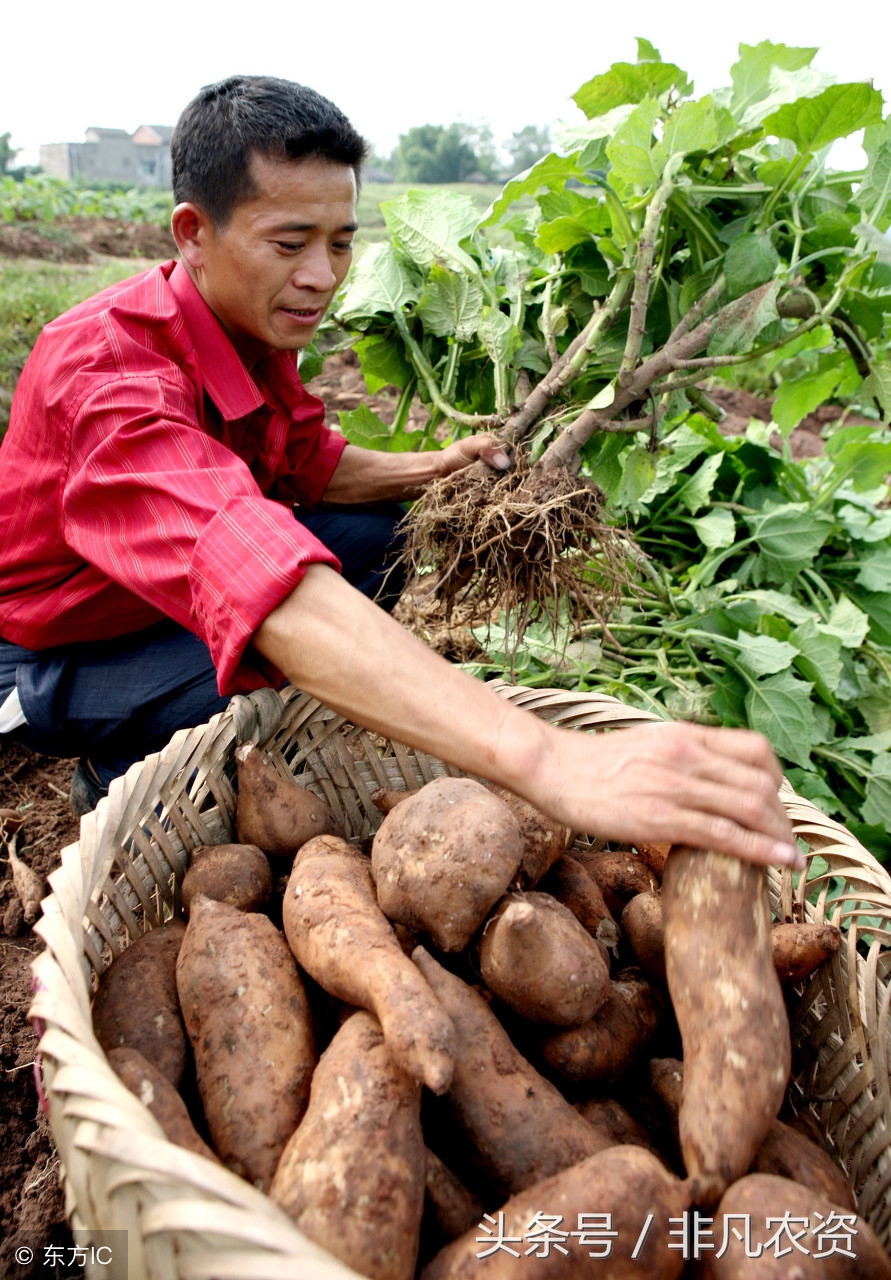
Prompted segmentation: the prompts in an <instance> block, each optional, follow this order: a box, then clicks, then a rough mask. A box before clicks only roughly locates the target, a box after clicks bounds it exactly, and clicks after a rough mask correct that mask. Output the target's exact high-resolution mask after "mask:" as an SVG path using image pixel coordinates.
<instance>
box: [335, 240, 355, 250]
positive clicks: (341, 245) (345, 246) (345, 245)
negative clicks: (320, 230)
mask: <svg viewBox="0 0 891 1280" xmlns="http://www.w3.org/2000/svg"><path fill="white" fill-rule="evenodd" d="M334 248H335V249H337V250H338V252H339V253H350V252H351V251H352V248H353V242H352V240H341V241H335V243H334Z"/></svg>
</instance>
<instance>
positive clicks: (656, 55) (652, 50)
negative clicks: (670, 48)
mask: <svg viewBox="0 0 891 1280" xmlns="http://www.w3.org/2000/svg"><path fill="white" fill-rule="evenodd" d="M637 60H638V62H661V61H662V54H661V53H660V52H659V50H658V49H657V48H656V46H655V45H653V44H650V42H649V40H645V39H644V37H643V36H638V37H637Z"/></svg>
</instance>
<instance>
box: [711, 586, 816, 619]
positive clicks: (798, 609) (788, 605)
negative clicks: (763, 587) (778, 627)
mask: <svg viewBox="0 0 891 1280" xmlns="http://www.w3.org/2000/svg"><path fill="white" fill-rule="evenodd" d="M737 600H742V601H752V602H753V603H754V604H756V605H758V606H759V608H761V609H763V610H764V611H765V612H769V613H776V614H779V616H780V617H781V618H788V620H789V621H790V622H796V623H802V622H807V621H808V619H809V618H810V617H812V616H813V615H812V611H811V610H810V609H808V608H806V607H805V606H804V605H803V604H801V603H799V601H797V600H795V599H793V598H792V596H787V595H785V594H784V593H783V592H782V591H740V592H738V593H737V594H736V595H735V596H733V597H731V600H730V601H728V603H735V602H736V601H737Z"/></svg>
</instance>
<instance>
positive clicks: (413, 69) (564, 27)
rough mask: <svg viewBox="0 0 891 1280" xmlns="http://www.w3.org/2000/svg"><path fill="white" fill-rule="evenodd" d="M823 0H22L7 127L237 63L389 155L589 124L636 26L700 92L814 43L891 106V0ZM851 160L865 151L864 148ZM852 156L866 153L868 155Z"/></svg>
mask: <svg viewBox="0 0 891 1280" xmlns="http://www.w3.org/2000/svg"><path fill="white" fill-rule="evenodd" d="M848 12H849V13H850V17H847V16H839V10H838V8H837V7H836V6H831V7H830V6H828V5H820V4H818V3H817V0H784V2H783V3H781V4H780V3H777V2H776V0H744V2H743V3H731V4H728V3H726V2H725V3H723V4H722V3H715V0H709V2H708V3H705V2H704V0H674V3H673V4H666V3H665V2H664V0H659V3H656V2H655V0H635V2H633V3H627V2H626V3H613V4H597V3H596V2H595V0H556V3H553V4H544V3H542V0H538V2H537V3H534V4H533V3H530V2H529V0H515V2H514V3H512V4H507V3H504V0H501V2H500V3H491V2H490V3H481V2H480V0H439V3H436V2H435V0H434V3H432V4H429V3H428V4H424V3H419V2H418V0H412V2H410V3H409V2H406V3H403V2H401V0H324V2H323V3H319V0H316V3H315V5H309V4H304V5H301V4H295V3H293V0H291V3H288V4H283V3H281V2H280V0H262V3H259V4H258V3H256V0H255V2H254V3H242V4H235V3H233V2H232V0H218V3H217V4H216V5H215V6H212V5H210V4H205V5H201V6H196V5H187V4H184V3H182V0H178V2H177V3H174V0H152V2H151V3H141V4H126V3H124V4H122V3H121V0H80V3H75V4H72V3H71V0H40V3H35V2H34V0H31V3H27V2H26V0H16V3H14V4H13V5H10V6H8V7H7V9H6V11H5V13H4V18H3V28H2V29H3V45H4V57H3V63H2V69H0V134H2V133H5V132H9V133H10V134H11V143H12V145H13V146H15V147H19V148H21V149H22V150H21V154H20V155H19V156H18V158H17V163H20V164H21V163H31V164H34V163H36V162H37V158H38V147H39V145H40V144H41V143H45V142H81V141H83V136H84V131H85V130H86V129H87V128H88V127H89V126H91V125H98V126H102V127H106V128H123V129H127V130H128V131H131V132H132V131H133V130H134V129H136V128H137V127H138V126H139V125H140V124H170V125H172V124H175V122H176V119H177V116H178V115H179V112H180V111H181V110H182V108H183V107H184V106H185V105H186V103H187V102H188V101H189V100H190V99H191V98H192V97H193V96H194V94H195V93H196V92H197V90H198V89H199V88H200V87H201V86H202V85H204V84H209V83H212V82H213V81H216V80H221V79H223V78H224V77H225V76H228V75H232V74H235V73H248V74H265V75H276V76H282V77H285V78H287V79H290V80H298V81H300V82H302V83H303V84H306V85H309V86H311V87H312V88H314V89H316V90H318V91H319V92H320V93H323V94H325V95H326V96H327V97H329V98H331V99H332V100H333V101H334V102H335V103H337V105H338V106H339V107H340V108H341V109H342V110H343V111H345V112H346V114H347V115H348V116H349V117H350V119H351V120H352V122H353V124H354V125H355V126H356V128H357V129H359V131H360V132H361V133H363V134H364V135H365V136H366V137H367V138H368V139H369V140H370V141H371V142H372V144H373V146H374V149H375V150H376V151H377V152H378V153H380V154H388V153H389V152H390V151H391V150H392V148H393V146H394V145H395V144H396V141H397V139H398V137H399V134H400V133H404V132H405V131H406V130H407V129H409V128H410V127H411V126H413V125H419V124H427V123H430V124H449V123H451V122H452V121H454V120H458V121H463V122H465V123H467V124H471V125H488V126H489V127H491V129H492V132H493V135H494V141H495V143H496V144H501V143H503V142H504V141H505V140H507V139H509V138H510V136H511V134H512V133H513V132H514V131H515V130H519V129H521V128H522V127H523V126H524V125H527V124H535V125H550V126H554V125H556V124H559V123H560V122H565V123H569V124H571V123H578V122H580V121H581V119H582V117H581V113H580V112H579V111H578V108H577V107H576V106H575V104H574V103H573V102H572V101H571V97H572V94H573V93H574V92H575V91H576V90H577V89H578V88H579V87H580V86H581V85H582V84H584V83H585V82H586V81H587V80H589V79H591V77H592V76H595V75H597V74H599V73H601V72H603V71H605V70H606V69H607V68H608V67H609V65H610V64H611V63H612V62H615V61H627V62H633V61H635V58H636V53H637V45H636V37H638V36H643V37H645V38H646V39H648V40H650V41H651V42H652V43H653V44H654V45H655V46H656V47H657V48H658V49H659V50H660V52H661V54H662V57H663V59H664V60H665V61H671V62H675V63H677V64H678V65H679V66H681V67H682V68H684V70H686V71H687V72H688V74H689V75H690V76H691V77H692V78H693V80H694V81H695V86H696V94H697V96H698V95H701V94H703V93H706V92H708V91H710V90H711V89H714V88H717V87H719V86H721V85H724V84H729V83H730V68H731V66H732V65H733V63H734V61H735V60H736V57H737V50H738V46H739V44H740V43H744V44H759V43H760V42H761V41H762V40H768V39H769V40H772V41H775V42H779V43H785V44H792V45H797V46H802V45H806V46H811V47H812V46H817V47H818V49H819V52H818V54H817V55H816V57H815V59H814V62H813V65H814V66H815V67H817V68H818V69H820V70H822V71H825V72H828V73H829V74H830V75H833V76H835V78H836V79H838V80H840V81H845V80H872V81H873V83H874V84H875V86H876V88H878V89H880V90H881V91H882V92H883V94H884V97H885V101H886V104H889V107H891V57H889V48H891V5H889V4H888V3H887V0H871V3H868V4H866V5H863V4H859V5H852V8H851V10H850V11H848ZM850 157H851V158H850V159H848V158H847V157H844V158H843V160H842V165H843V167H847V165H848V164H854V163H858V162H860V160H862V152H860V151H859V148H856V147H855V148H854V149H853V150H852V151H851V152H850ZM858 157H859V159H858Z"/></svg>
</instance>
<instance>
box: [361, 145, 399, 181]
mask: <svg viewBox="0 0 891 1280" xmlns="http://www.w3.org/2000/svg"><path fill="white" fill-rule="evenodd" d="M364 168H365V170H366V172H367V171H369V170H372V169H376V170H378V171H379V172H381V173H389V174H390V175H391V176H393V177H395V175H396V153H395V151H391V152H390V154H389V155H388V156H383V155H381V154H380V152H379V151H372V152H371V153H370V155H369V156H368V159H367V160H366V161H365V165H364Z"/></svg>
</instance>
